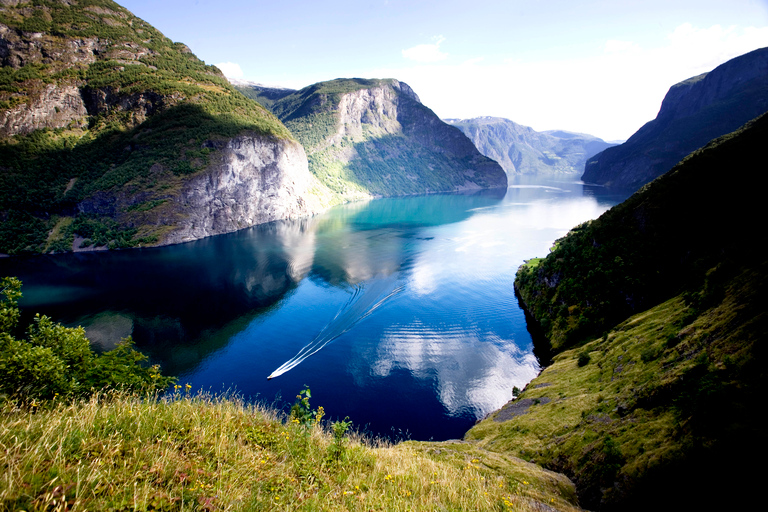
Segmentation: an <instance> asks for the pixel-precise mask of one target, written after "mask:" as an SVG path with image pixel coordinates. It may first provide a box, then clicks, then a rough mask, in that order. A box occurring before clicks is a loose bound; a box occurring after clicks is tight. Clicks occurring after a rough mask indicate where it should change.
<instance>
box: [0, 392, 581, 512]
mask: <svg viewBox="0 0 768 512" xmlns="http://www.w3.org/2000/svg"><path fill="white" fill-rule="evenodd" d="M344 442H345V448H344V450H343V452H342V453H341V454H340V455H338V456H337V452H336V451H335V448H334V446H335V440H334V435H333V434H332V433H331V432H330V431H329V430H328V429H327V428H326V427H323V426H322V425H319V424H313V425H311V426H309V427H305V426H304V425H300V424H296V423H293V422H290V421H289V422H287V423H286V422H283V421H281V419H280V418H279V417H277V416H276V415H275V413H274V411H270V410H266V409H264V408H261V407H258V406H253V405H248V404H245V403H243V402H242V401H241V400H240V399H239V398H238V397H233V396H229V397H211V396H205V395H191V394H189V392H185V390H184V389H178V390H177V391H176V392H175V393H174V394H172V395H170V396H168V397H166V398H165V399H162V400H155V399H141V398H138V397H136V396H133V395H130V394H126V393H106V394H99V395H96V396H93V397H92V398H91V399H90V400H85V401H72V402H68V401H60V400H57V401H55V402H53V403H51V404H50V405H49V406H46V407H41V408H38V409H37V410H32V409H29V408H14V407H12V406H10V405H9V404H6V405H5V406H3V407H2V409H1V410H0V443H2V445H3V447H4V448H3V461H4V465H5V468H6V471H5V478H3V480H2V482H1V483H0V508H3V509H8V510H55V509H57V510H65V509H66V510H86V509H87V510H128V509H130V510H181V509H184V510H360V511H368V510H489V511H490V510H495V511H498V510H514V511H533V510H542V509H543V507H544V504H545V503H546V505H547V506H548V507H551V508H547V510H560V511H575V510H578V509H577V508H576V507H574V506H573V505H572V503H573V501H572V500H573V499H574V494H573V486H572V484H570V482H568V480H567V479H564V478H563V477H562V476H560V475H557V474H554V473H550V472H546V471H543V470H542V469H541V468H538V467H536V466H534V465H533V464H528V463H525V462H523V461H520V460H517V459H513V458H509V457H501V456H499V455H496V454H491V453H485V452H483V451H482V450H478V449H476V448H473V447H471V446H469V445H467V444H465V443H440V444H431V443H423V444H418V443H402V444H399V445H395V446H392V445H390V444H388V443H386V442H372V441H369V440H365V439H363V438H360V437H359V436H357V435H356V434H350V435H347V436H346V438H345V439H344Z"/></svg>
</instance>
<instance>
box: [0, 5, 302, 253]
mask: <svg viewBox="0 0 768 512" xmlns="http://www.w3.org/2000/svg"><path fill="white" fill-rule="evenodd" d="M0 61H2V68H1V69H0V218H1V219H2V221H3V224H2V228H1V229H0V252H5V253H18V252H25V251H31V252H38V251H50V250H71V249H72V247H73V242H75V240H77V244H75V248H77V246H78V245H80V241H81V240H82V239H83V238H85V239H86V243H85V245H86V246H91V245H90V244H94V245H95V246H110V247H130V246H135V245H139V244H163V243H172V242H179V241H184V240H191V239H195V238H199V237H201V236H207V235H212V234H216V233H223V232H227V231H233V230H235V229H239V228H242V227H246V226H250V225H253V224H256V223H260V222H266V221H270V220H274V219H277V218H285V217H294V216H300V215H306V214H308V213H311V212H312V211H313V206H312V205H310V204H308V199H307V198H308V194H307V190H308V189H309V188H310V187H311V186H315V185H314V184H313V183H312V178H311V176H310V175H309V173H308V171H307V162H306V157H305V154H304V151H303V149H302V148H301V146H300V145H299V144H298V143H297V142H296V141H294V140H293V138H292V137H291V135H290V132H289V131H288V130H287V129H286V128H285V127H284V126H283V125H282V123H280V122H279V121H278V120H277V119H276V118H275V117H274V116H273V115H272V114H271V113H269V112H268V111H267V110H265V109H264V108H263V107H261V106H260V105H259V104H257V103H256V102H254V101H252V100H249V99H247V98H245V97H243V96H242V95H241V94H240V93H239V92H237V91H236V90H235V89H234V88H233V87H232V86H231V85H230V84H229V83H228V82H227V80H226V79H225V78H224V77H223V75H222V74H221V72H220V71H219V70H218V69H216V68H215V67H212V66H206V65H205V64H204V63H203V62H202V61H200V60H198V59H197V58H196V57H195V56H194V55H193V54H192V53H191V52H190V50H189V49H188V48H187V47H186V46H184V45H183V44H181V43H173V42H172V41H170V40H169V39H168V38H166V37H165V36H163V35H162V34H161V33H160V32H158V31H157V30H156V29H154V28H153V27H151V26H150V25H148V24H147V23H146V22H144V21H142V20H140V19H139V18H136V17H135V16H133V15H132V14H131V13H130V12H129V11H127V10H126V9H124V8H122V7H121V6H119V5H117V4H116V3H114V2H112V1H109V0H77V1H75V0H72V1H70V0H67V1H63V0H62V1H53V0H51V1H42V0H41V1H32V0H26V1H25V0H19V1H10V0H9V1H3V2H2V5H0Z"/></svg>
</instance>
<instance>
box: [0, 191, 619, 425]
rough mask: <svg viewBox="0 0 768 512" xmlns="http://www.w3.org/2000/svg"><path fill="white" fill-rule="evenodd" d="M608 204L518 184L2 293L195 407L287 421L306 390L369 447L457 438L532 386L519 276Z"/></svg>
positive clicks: (35, 268)
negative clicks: (209, 404)
mask: <svg viewBox="0 0 768 512" xmlns="http://www.w3.org/2000/svg"><path fill="white" fill-rule="evenodd" d="M604 192H605V191H604V190H603V189H600V188H595V187H588V186H584V185H582V184H580V183H577V182H573V181H551V180H550V181H547V180H541V179H539V180H536V179H519V180H518V181H516V182H515V183H513V185H512V187H511V188H510V189H508V190H490V191H482V192H477V193H473V194H445V195H429V196H418V197H406V198H395V199H379V200H375V201H370V202H365V203H354V204H349V205H344V206H341V207H337V208H334V209H332V210H330V211H328V212H327V213H325V214H322V215H318V216H315V217H313V218H309V219H304V220H300V221H281V222H274V223H270V224H267V225H263V226H257V227H254V228H251V229H247V230H243V231H239V232H237V233H232V234H229V235H222V236H217V237H211V238H207V239H204V240H199V241H196V242H191V243H187V244H182V245H176V246H170V247H162V248H154V249H135V250H129V251H115V252H99V253H79V254H66V255H57V256H38V257H31V258H5V259H3V260H0V275H16V276H18V277H20V278H21V279H22V281H23V283H24V287H23V290H22V291H23V293H24V298H23V299H22V302H21V306H22V308H24V313H25V315H26V316H27V317H30V316H31V315H32V314H33V313H35V312H40V313H44V314H47V315H49V316H51V317H53V318H54V319H56V320H59V321H61V322H63V323H65V324H67V325H83V326H84V327H86V330H87V332H88V335H89V337H90V338H91V340H92V341H93V342H94V343H95V344H97V345H99V346H101V347H105V348H109V347H110V346H112V345H113V344H114V343H115V341H117V340H118V339H120V337H122V336H127V335H132V336H133V338H134V340H135V341H136V344H137V346H138V348H139V349H140V350H142V351H144V352H145V353H147V354H149V355H150V356H151V359H152V361H153V362H156V363H160V364H161V365H162V367H163V370H164V372H165V373H168V374H171V375H177V376H179V381H180V383H182V384H184V383H189V384H191V385H192V386H193V388H195V389H201V388H202V389H206V390H209V389H210V390H213V391H222V390H232V389H234V390H236V391H238V392H240V393H242V394H244V395H246V396H247V397H248V398H251V399H255V400H262V401H265V402H267V403H270V404H271V403H275V404H276V405H278V406H288V405H290V403H291V402H292V401H293V399H294V397H295V395H296V394H297V393H298V392H299V391H300V390H301V389H303V387H304V385H308V386H309V387H310V388H311V389H312V400H311V402H312V405H313V406H314V407H316V406H319V405H322V406H323V407H324V408H325V410H326V412H327V414H328V415H329V416H330V417H331V418H332V419H335V418H343V417H345V416H349V417H350V419H352V421H353V422H354V423H355V425H356V426H357V427H358V428H361V429H365V430H367V431H368V432H370V433H372V434H376V435H384V436H393V437H410V438H412V439H436V440H441V439H449V438H458V437H461V436H462V435H463V434H464V432H465V431H466V430H467V429H468V428H469V427H471V426H472V425H473V424H474V422H475V421H476V420H477V419H479V418H482V417H483V416H484V415H486V414H488V413H489V412H491V411H493V410H494V409H497V408H499V407H500V406H502V405H503V404H504V403H505V402H506V401H508V400H509V399H510V398H511V395H512V388H513V387H514V386H517V387H519V388H521V389H522V387H524V386H525V384H526V383H527V382H528V381H530V380H531V379H532V378H533V377H534V376H535V375H536V374H537V372H538V371H539V363H538V361H537V359H536V357H535V356H534V354H533V350H532V348H533V347H532V343H531V336H530V334H529V333H528V331H527V328H526V321H525V317H524V315H523V312H522V310H521V309H520V307H519V306H518V303H517V300H516V298H515V295H514V290H513V286H512V284H513V281H514V275H515V271H516V269H517V267H518V266H519V265H520V264H522V263H523V260H524V259H528V258H532V257H535V256H543V255H546V254H547V252H548V249H549V247H550V246H551V245H552V243H553V242H554V241H555V239H557V238H559V237H561V236H563V235H564V234H565V233H566V232H567V231H568V230H569V229H570V228H571V227H573V226H575V225H576V224H579V223H581V222H583V221H586V220H588V219H592V218H596V217H597V216H599V215H600V214H601V213H602V212H604V211H605V210H607V209H608V208H609V207H610V206H612V205H614V204H616V203H617V202H619V201H620V200H622V199H623V198H624V197H623V196H622V197H619V196H615V195H609V194H605V193H604ZM312 352H314V353H313V354H312V355H310V356H309V357H307V358H306V359H303V357H302V356H303V355H307V354H310V353H312ZM297 356H298V357H297ZM281 367H282V368H288V370H287V371H285V373H282V374H280V375H278V376H275V377H274V378H273V379H271V380H267V377H268V376H270V375H272V374H279V373H280V371H279V370H278V369H280V368H281ZM276 370H278V371H277V372H276Z"/></svg>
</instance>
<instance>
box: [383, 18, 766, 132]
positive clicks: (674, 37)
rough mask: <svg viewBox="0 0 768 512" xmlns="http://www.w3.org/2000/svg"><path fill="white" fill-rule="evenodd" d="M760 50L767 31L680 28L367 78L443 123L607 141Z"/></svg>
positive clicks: (405, 69) (632, 129) (420, 66)
mask: <svg viewBox="0 0 768 512" xmlns="http://www.w3.org/2000/svg"><path fill="white" fill-rule="evenodd" d="M426 46H429V45H426ZM432 46H437V45H432ZM764 46H768V27H747V28H739V27H721V26H719V25H714V26H711V27H708V28H699V27H695V26H693V25H691V24H683V25H680V26H678V27H677V28H676V29H675V30H674V31H672V32H671V33H669V34H668V36H667V38H666V39H662V40H661V41H659V43H657V44H656V45H648V44H645V45H641V44H639V43H637V42H634V41H617V40H612V41H606V42H605V43H604V44H603V45H601V46H599V47H596V48H595V49H594V51H593V52H592V53H591V54H585V55H584V56H583V57H580V58H578V59H573V60H547V61H526V60H524V56H521V55H519V54H518V55H516V56H515V58H514V59H512V58H507V59H505V60H496V61H490V60H489V59H485V60H477V59H469V60H465V61H464V62H462V63H461V64H456V65H453V64H451V65H449V64H447V63H438V64H434V63H433V64H429V65H424V64H413V65H411V66H403V67H400V68H390V69H376V70H373V72H372V73H371V76H393V77H397V78H398V79H400V80H402V81H404V82H406V83H408V84H409V85H410V86H411V87H413V89H414V90H415V91H416V93H417V94H418V95H419V97H420V98H421V100H422V101H423V102H424V104H425V105H427V106H428V107H430V108H431V109H432V110H434V111H435V113H436V114H437V115H439V116H440V117H443V118H446V117H456V118H467V117H476V116H483V115H492V116H500V117H506V118H509V119H512V120H513V121H515V122H518V123H521V124H524V125H528V126H532V127H533V128H534V129H536V130H548V129H556V128H557V129H565V130H572V131H581V132H586V133H591V134H593V135H597V136H599V137H603V138H605V139H606V140H615V139H626V138H628V137H629V136H630V135H632V134H633V133H634V132H635V131H637V130H638V129H639V128H640V127H641V126H642V125H643V124H644V123H646V122H647V121H650V120H651V119H653V118H654V117H655V116H656V114H657V113H658V110H659V106H660V105H661V100H662V99H663V98H664V95H665V94H666V93H667V91H668V90H669V88H670V87H671V86H672V85H674V84H676V83H677V82H680V81H682V80H685V79H687V78H690V77H692V76H696V75H699V74H701V73H704V72H706V71H711V70H712V69H714V68H715V67H717V66H718V65H720V64H722V63H723V62H726V61H727V60H729V59H732V58H734V57H736V56H738V55H742V54H744V53H747V52H749V51H752V50H755V49H757V48H760V47H764ZM430 62H434V61H430Z"/></svg>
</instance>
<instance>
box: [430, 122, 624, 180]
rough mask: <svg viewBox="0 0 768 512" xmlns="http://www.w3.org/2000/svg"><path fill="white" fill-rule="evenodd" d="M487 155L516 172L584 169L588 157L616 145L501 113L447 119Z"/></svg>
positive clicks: (569, 171)
mask: <svg viewBox="0 0 768 512" xmlns="http://www.w3.org/2000/svg"><path fill="white" fill-rule="evenodd" d="M445 122H446V123H448V124H450V125H452V126H455V127H457V128H458V129H460V130H461V131H462V132H464V134H465V135H466V136H467V137H469V139H470V140H471V141H472V142H473V143H474V144H475V146H476V147H477V149H478V150H480V152H481V153H482V154H484V155H485V156H487V157H488V158H491V159H493V160H495V161H497V162H498V163H499V164H500V165H501V166H502V167H503V168H504V170H505V171H506V172H507V175H510V176H511V175H513V174H550V173H568V174H571V173H573V174H575V173H581V172H583V170H584V165H585V164H586V162H587V159H588V158H590V157H592V156H594V155H596V154H597V153H599V152H600V151H603V150H604V149H606V148H609V147H611V146H614V145H615V144H611V143H609V142H605V141H604V140H602V139H599V138H597V137H593V136H592V135H586V134H583V133H572V132H565V131H547V132H537V131H535V130H534V129H533V128H530V127H528V126H523V125H520V124H517V123H515V122H513V121H510V120H509V119H504V118H501V117H476V118H474V119H445Z"/></svg>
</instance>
